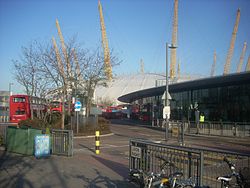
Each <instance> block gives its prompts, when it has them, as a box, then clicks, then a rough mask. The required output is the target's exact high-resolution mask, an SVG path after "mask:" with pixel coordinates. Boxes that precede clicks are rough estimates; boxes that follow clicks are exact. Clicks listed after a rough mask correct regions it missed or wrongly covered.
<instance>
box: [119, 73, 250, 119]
mask: <svg viewBox="0 0 250 188" xmlns="http://www.w3.org/2000/svg"><path fill="white" fill-rule="evenodd" d="M165 89H166V87H165V86H162V87H154V88H150V89H145V90H140V91H137V92H133V93H129V94H127V95H123V96H120V97H119V98H118V100H119V101H121V102H126V103H132V104H138V105H140V114H141V115H142V114H144V115H147V116H148V117H149V118H147V119H149V121H151V120H153V119H162V109H163V104H164V101H163V100H162V95H163V94H164V91H165ZM169 92H170V95H171V97H172V99H171V100H170V107H171V116H170V119H173V120H183V119H184V120H191V121H194V118H195V117H194V116H195V113H194V111H195V109H198V110H199V112H202V113H203V114H204V115H205V121H224V122H225V121H229V122H250V72H245V73H237V74H230V75H226V76H216V77H210V78H203V79H197V80H193V81H187V82H181V83H174V84H170V85H169Z"/></svg>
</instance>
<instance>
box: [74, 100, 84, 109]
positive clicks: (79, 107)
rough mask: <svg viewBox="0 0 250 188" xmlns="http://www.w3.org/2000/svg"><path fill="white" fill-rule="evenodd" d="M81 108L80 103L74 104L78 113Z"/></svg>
mask: <svg viewBox="0 0 250 188" xmlns="http://www.w3.org/2000/svg"><path fill="white" fill-rule="evenodd" d="M81 107H82V104H81V102H80V101H76V103H75V111H80V109H81Z"/></svg>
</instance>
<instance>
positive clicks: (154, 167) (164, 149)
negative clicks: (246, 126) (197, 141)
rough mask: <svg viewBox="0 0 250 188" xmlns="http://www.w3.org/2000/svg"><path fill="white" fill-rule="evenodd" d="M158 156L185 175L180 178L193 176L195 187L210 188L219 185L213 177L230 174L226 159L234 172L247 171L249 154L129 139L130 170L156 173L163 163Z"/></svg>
mask: <svg viewBox="0 0 250 188" xmlns="http://www.w3.org/2000/svg"><path fill="white" fill-rule="evenodd" d="M157 156H158V157H159V156H160V157H161V158H164V159H166V160H169V161H170V162H171V163H174V164H175V165H176V166H177V167H178V169H180V170H181V171H182V173H183V174H184V176H183V177H182V178H184V179H186V178H190V177H192V178H193V179H194V180H195V181H196V185H209V186H210V187H212V188H213V187H214V188H217V187H220V185H221V184H220V182H218V181H217V180H216V177H218V176H223V175H227V174H230V169H229V168H228V166H227V164H226V163H225V162H224V161H223V158H224V157H225V156H227V158H229V159H230V160H232V161H233V162H234V163H235V164H236V170H237V171H239V170H240V169H243V168H244V167H247V168H250V154H244V153H236V152H227V151H221V150H212V149H197V148H195V149H194V148H190V147H183V146H171V145H165V144H158V143H154V142H150V141H146V140H141V139H132V140H130V148H129V168H130V169H141V170H143V171H145V172H159V171H160V165H161V164H162V163H163V161H161V160H159V158H158V157H157ZM173 172H174V169H169V170H168V171H167V174H171V173H173Z"/></svg>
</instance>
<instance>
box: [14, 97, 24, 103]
mask: <svg viewBox="0 0 250 188" xmlns="http://www.w3.org/2000/svg"><path fill="white" fill-rule="evenodd" d="M13 102H25V98H24V97H14V98H13Z"/></svg>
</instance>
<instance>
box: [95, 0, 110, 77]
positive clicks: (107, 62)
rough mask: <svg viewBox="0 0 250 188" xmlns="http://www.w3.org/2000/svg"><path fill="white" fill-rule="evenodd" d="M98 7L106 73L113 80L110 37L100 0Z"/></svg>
mask: <svg viewBox="0 0 250 188" xmlns="http://www.w3.org/2000/svg"><path fill="white" fill-rule="evenodd" d="M98 9H99V14H100V23H101V32H102V47H103V51H104V67H105V75H106V77H107V78H108V80H112V67H111V63H110V51H109V46H108V39H107V34H106V28H105V23H104V17H103V12H102V5H101V2H100V0H99V1H98Z"/></svg>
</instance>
